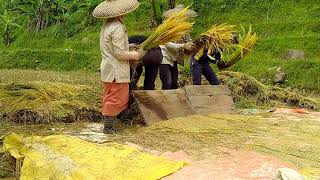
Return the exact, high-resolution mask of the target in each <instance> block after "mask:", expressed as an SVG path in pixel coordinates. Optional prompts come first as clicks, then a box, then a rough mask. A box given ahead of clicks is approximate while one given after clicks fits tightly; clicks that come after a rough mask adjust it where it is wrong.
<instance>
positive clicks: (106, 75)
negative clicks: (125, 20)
mask: <svg viewBox="0 0 320 180" xmlns="http://www.w3.org/2000/svg"><path fill="white" fill-rule="evenodd" d="M100 51H101V55H102V61H101V65H100V71H101V80H102V81H103V82H110V83H111V82H113V81H114V80H115V82H116V83H128V82H130V65H129V59H128V58H127V57H126V56H125V54H126V53H127V52H128V51H129V41H128V34H127V32H126V29H125V27H124V25H123V24H122V22H120V21H119V20H116V19H113V20H111V21H108V22H106V23H104V25H103V27H102V28H101V32H100Z"/></svg>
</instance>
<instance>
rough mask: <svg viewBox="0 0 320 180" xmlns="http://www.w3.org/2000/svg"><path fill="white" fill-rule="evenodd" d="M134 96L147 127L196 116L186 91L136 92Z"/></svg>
mask: <svg viewBox="0 0 320 180" xmlns="http://www.w3.org/2000/svg"><path fill="white" fill-rule="evenodd" d="M134 96H135V99H136V101H137V103H138V105H139V109H140V112H141V114H142V116H143V118H144V121H145V123H146V125H151V124H153V123H155V122H159V121H163V120H168V119H173V118H177V117H184V116H189V115H192V114H194V111H193V110H192V108H191V105H190V102H189V100H188V97H187V96H186V92H185V90H184V89H177V90H166V91H135V92H134Z"/></svg>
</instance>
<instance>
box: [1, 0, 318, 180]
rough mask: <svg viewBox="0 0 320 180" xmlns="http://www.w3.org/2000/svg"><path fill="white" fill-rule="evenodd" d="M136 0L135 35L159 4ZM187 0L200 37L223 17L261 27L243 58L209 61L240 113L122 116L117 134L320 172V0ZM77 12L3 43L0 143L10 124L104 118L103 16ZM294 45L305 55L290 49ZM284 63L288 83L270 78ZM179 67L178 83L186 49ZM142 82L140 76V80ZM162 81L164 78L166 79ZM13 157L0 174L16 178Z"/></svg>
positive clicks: (29, 131) (202, 154)
mask: <svg viewBox="0 0 320 180" xmlns="http://www.w3.org/2000/svg"><path fill="white" fill-rule="evenodd" d="M92 1H93V0H92ZM0 2H1V4H0V9H1V10H2V8H3V7H2V6H3V5H2V4H3V3H4V1H2V0H0ZM90 2H91V0H90ZM139 2H140V8H138V9H137V11H135V12H134V13H131V14H129V15H128V16H126V18H125V24H126V28H127V30H128V33H129V35H150V34H151V33H152V32H153V31H154V30H155V28H156V27H154V25H153V26H152V25H151V24H152V23H154V22H153V19H152V18H151V17H152V13H153V9H152V7H151V4H150V2H149V1H147V0H141V1H139ZM180 3H183V4H185V5H189V4H192V8H193V9H194V10H196V11H197V12H198V13H199V16H198V17H196V18H193V19H192V22H194V24H193V28H192V31H191V32H190V33H191V36H192V38H193V39H196V38H197V37H199V35H200V34H201V33H203V32H206V31H207V30H208V29H209V28H210V27H212V26H213V25H215V24H223V23H228V24H231V25H235V27H234V28H235V30H237V31H241V30H242V28H244V29H245V30H248V29H249V27H251V30H252V33H255V35H256V36H255V37H256V38H257V44H256V46H255V48H254V49H253V51H252V52H250V54H249V55H248V56H247V57H246V58H245V59H243V60H241V61H239V62H237V63H236V64H235V65H234V66H232V67H229V68H227V69H225V70H224V71H219V70H218V68H217V67H216V66H215V65H212V67H213V68H214V71H215V72H217V74H218V76H219V78H220V80H221V81H222V83H223V84H225V85H228V87H229V88H230V90H231V92H232V97H233V99H234V101H235V104H236V107H237V109H238V111H239V113H238V114H235V115H221V114H210V115H206V116H190V117H185V118H177V119H174V120H170V121H165V122H161V123H157V124H154V125H152V126H149V127H145V126H143V125H142V124H141V117H137V118H140V121H138V123H133V124H134V125H132V123H131V124H125V125H124V126H123V127H125V128H124V129H123V127H122V128H121V131H120V132H119V133H118V134H116V135H113V136H111V137H110V138H111V140H112V141H114V142H118V143H128V142H129V143H134V144H137V145H138V146H141V147H144V148H147V149H150V150H154V151H159V152H166V151H172V152H174V151H179V150H183V151H184V152H186V153H187V154H188V155H189V156H190V157H191V158H192V159H194V160H199V161H201V160H204V159H215V158H217V157H220V156H222V155H226V154H228V152H229V150H235V151H254V152H257V153H260V154H263V155H267V156H272V157H274V158H276V159H279V160H280V161H283V162H285V163H289V164H291V165H292V166H293V167H295V168H296V169H297V170H298V171H299V173H301V174H303V175H304V176H305V177H307V178H308V179H320V166H319V165H320V156H319V153H320V134H319V132H320V120H319V114H318V113H319V111H320V46H319V41H320V20H319V17H320V13H319V12H320V3H319V1H318V0H308V1H307V0H296V1H291V0H271V1H259V0H252V1H248V0H239V1H230V0H219V1H211V0H210V1H208V0H177V4H180ZM156 5H157V8H156V9H155V12H156V13H157V16H158V17H157V19H158V20H159V19H160V20H162V16H161V14H162V13H163V12H164V11H165V10H166V9H167V1H166V0H159V1H157V2H156ZM1 13H2V12H1ZM78 15H79V14H76V13H75V14H72V15H71V16H70V17H69V18H70V20H71V21H70V23H69V24H63V23H60V24H55V25H52V26H49V27H48V28H47V29H45V30H42V31H40V32H37V31H29V30H27V28H18V29H16V31H14V33H13V36H12V43H11V44H10V46H8V47H6V46H4V45H3V43H1V44H0V146H2V141H3V139H4V137H5V135H7V134H10V133H12V132H16V133H20V134H23V135H26V136H36V135H52V134H64V133H65V132H79V131H81V130H82V129H83V128H85V127H86V126H87V125H88V123H93V122H94V123H100V122H101V114H100V108H101V103H100V98H101V96H102V86H101V82H100V80H99V65H100V61H101V56H100V51H99V43H98V42H99V31H100V28H101V23H100V22H92V23H90V24H86V25H85V24H83V23H79V22H78V21H77V19H81V18H79V16H78ZM146 15H148V16H147V18H146ZM18 23H19V22H18ZM187 25H188V28H190V24H187ZM66 26H67V27H66ZM1 33H2V31H1ZM292 50H296V51H300V52H302V54H303V56H302V57H299V58H290V57H289V56H288V54H289V52H290V51H292ZM235 56H239V53H238V54H235ZM278 69H280V70H281V71H282V72H284V73H286V74H287V78H286V80H285V81H284V83H283V84H274V83H273V82H272V79H273V77H274V75H275V73H277V72H276V71H277V70H278ZM179 71H180V77H179V85H180V86H181V87H182V86H184V85H187V84H191V77H190V67H189V59H188V58H186V61H185V66H184V67H182V66H181V67H179ZM142 82H143V77H142V78H141V79H140V81H139V86H142ZM204 84H207V82H206V81H204ZM156 88H157V89H160V88H161V83H160V80H159V79H157V81H156ZM279 108H287V109H294V110H296V111H297V112H298V113H289V114H288V113H286V112H282V111H277V110H278V109H279ZM301 109H306V110H307V111H310V112H312V113H315V115H311V114H303V113H301V112H300V111H302V110H301ZM299 112H300V113H299ZM303 112H304V111H303ZM15 163H16V162H15V160H14V159H13V158H12V157H10V156H9V154H8V153H7V152H4V151H3V150H2V149H1V148H0V179H15V176H16V171H15V168H16V164H15Z"/></svg>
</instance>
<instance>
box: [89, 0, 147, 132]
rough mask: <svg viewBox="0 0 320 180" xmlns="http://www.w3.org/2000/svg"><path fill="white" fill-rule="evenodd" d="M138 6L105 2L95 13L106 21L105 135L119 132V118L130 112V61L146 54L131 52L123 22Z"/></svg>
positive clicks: (133, 0) (132, 0) (133, 1)
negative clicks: (115, 127) (117, 129)
mask: <svg viewBox="0 0 320 180" xmlns="http://www.w3.org/2000/svg"><path fill="white" fill-rule="evenodd" d="M138 6H139V2H138V1H137V0H105V1H104V2H102V3H101V4H99V5H98V6H97V7H96V8H95V9H94V11H93V13H92V15H93V16H94V17H96V18H100V19H102V20H103V26H102V28H101V31H100V50H101V55H102V62H101V65H100V71H101V80H102V82H103V88H104V95H103V104H102V115H103V116H104V121H105V123H104V130H103V131H104V133H114V132H115V129H114V127H113V124H114V121H115V119H116V117H117V116H118V115H119V114H120V113H121V112H123V111H125V110H126V109H127V108H128V101H129V82H130V65H129V61H137V60H139V59H140V58H141V57H142V56H143V53H142V52H138V51H129V41H128V34H127V31H126V28H125V26H124V24H123V21H122V18H123V16H124V15H125V14H127V13H129V12H131V11H133V10H135V9H136V8H138Z"/></svg>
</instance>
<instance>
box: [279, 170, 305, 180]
mask: <svg viewBox="0 0 320 180" xmlns="http://www.w3.org/2000/svg"><path fill="white" fill-rule="evenodd" d="M273 180H304V177H303V176H302V175H301V174H299V173H298V172H297V171H295V170H293V169H289V168H279V169H278V170H277V173H276V174H275V176H274V177H273Z"/></svg>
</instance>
